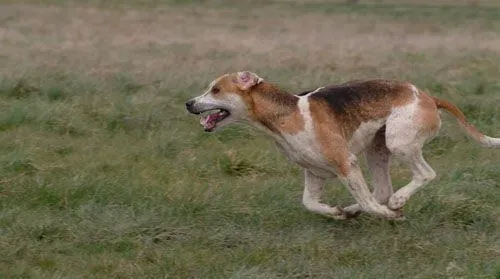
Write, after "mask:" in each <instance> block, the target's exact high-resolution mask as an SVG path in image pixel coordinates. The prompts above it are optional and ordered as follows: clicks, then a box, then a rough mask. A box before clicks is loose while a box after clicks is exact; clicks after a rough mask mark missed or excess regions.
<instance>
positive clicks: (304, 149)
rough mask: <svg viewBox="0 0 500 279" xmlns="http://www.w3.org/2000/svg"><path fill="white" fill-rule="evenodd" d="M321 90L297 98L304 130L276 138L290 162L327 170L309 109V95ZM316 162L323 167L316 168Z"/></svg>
mask: <svg viewBox="0 0 500 279" xmlns="http://www.w3.org/2000/svg"><path fill="white" fill-rule="evenodd" d="M322 88H323V87H320V88H318V89H316V90H315V91H313V92H311V93H308V94H307V95H304V96H299V101H298V103H297V106H298V108H299V111H300V114H301V116H302V118H303V119H304V129H303V130H302V131H300V132H299V133H296V134H287V133H284V134H282V135H281V136H282V138H276V140H277V142H278V145H279V146H280V148H281V149H282V151H283V153H285V154H286V156H287V157H288V158H289V159H290V160H292V161H293V162H296V163H297V164H299V165H301V166H302V167H305V168H312V169H315V168H318V167H319V168H320V169H326V168H329V167H328V163H327V161H326V160H325V158H324V156H323V154H322V153H321V149H320V146H319V143H318V142H317V140H316V134H315V132H314V125H313V119H312V116H311V111H310V109H309V95H310V94H312V93H315V92H317V91H319V90H321V89H322ZM318 162H321V163H320V165H324V167H323V166H318Z"/></svg>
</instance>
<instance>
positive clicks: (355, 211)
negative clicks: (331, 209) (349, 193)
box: [342, 204, 363, 218]
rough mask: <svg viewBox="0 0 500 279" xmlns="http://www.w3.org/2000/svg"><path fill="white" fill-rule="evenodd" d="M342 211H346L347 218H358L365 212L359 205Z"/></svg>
mask: <svg viewBox="0 0 500 279" xmlns="http://www.w3.org/2000/svg"><path fill="white" fill-rule="evenodd" d="M342 211H344V214H345V216H346V218H356V217H358V216H359V215H360V214H361V213H362V212H363V210H362V209H361V206H360V205H359V204H353V205H350V206H347V207H344V208H343V209H342Z"/></svg>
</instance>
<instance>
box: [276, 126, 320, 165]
mask: <svg viewBox="0 0 500 279" xmlns="http://www.w3.org/2000/svg"><path fill="white" fill-rule="evenodd" d="M276 143H277V145H278V147H279V148H280V150H281V152H283V154H285V155H286V156H287V157H288V158H289V159H290V160H291V161H293V162H295V163H297V164H299V165H300V166H302V167H305V168H308V167H312V166H318V167H319V166H321V165H323V164H324V163H325V159H324V157H323V155H322V153H321V152H320V149H319V147H318V144H317V143H316V141H315V138H314V134H310V133H307V132H305V131H304V132H301V133H299V134H296V135H284V136H283V138H282V139H279V140H276Z"/></svg>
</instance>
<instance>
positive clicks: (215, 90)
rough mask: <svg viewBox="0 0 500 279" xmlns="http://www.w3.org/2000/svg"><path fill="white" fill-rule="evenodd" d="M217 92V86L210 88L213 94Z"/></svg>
mask: <svg viewBox="0 0 500 279" xmlns="http://www.w3.org/2000/svg"><path fill="white" fill-rule="evenodd" d="M219 92H220V89H219V88H218V87H214V88H212V93H213V94H217V93H219Z"/></svg>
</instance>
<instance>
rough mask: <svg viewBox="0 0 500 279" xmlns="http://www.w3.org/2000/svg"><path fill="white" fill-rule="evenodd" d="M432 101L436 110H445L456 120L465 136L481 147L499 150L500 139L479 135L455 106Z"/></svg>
mask: <svg viewBox="0 0 500 279" xmlns="http://www.w3.org/2000/svg"><path fill="white" fill-rule="evenodd" d="M432 99H433V100H434V103H436V106H437V107H438V109H445V110H446V111H448V112H449V113H450V114H451V115H453V116H454V117H455V118H457V121H458V123H459V124H460V126H462V128H464V130H465V131H466V132H467V134H468V135H469V136H471V137H472V138H473V139H475V140H476V141H477V142H479V143H480V144H481V145H482V146H484V147H499V148H500V138H492V137H489V136H487V135H484V134H483V133H481V132H480V131H479V130H478V129H477V128H476V127H475V126H474V125H472V124H471V123H469V121H467V118H466V117H465V115H464V113H463V112H462V111H461V110H460V109H459V108H458V107H457V106H455V105H454V104H452V103H450V102H448V101H446V100H443V99H439V98H436V97H432Z"/></svg>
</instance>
